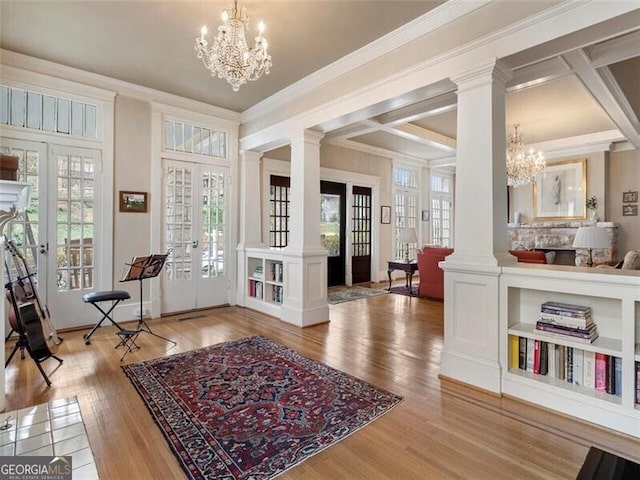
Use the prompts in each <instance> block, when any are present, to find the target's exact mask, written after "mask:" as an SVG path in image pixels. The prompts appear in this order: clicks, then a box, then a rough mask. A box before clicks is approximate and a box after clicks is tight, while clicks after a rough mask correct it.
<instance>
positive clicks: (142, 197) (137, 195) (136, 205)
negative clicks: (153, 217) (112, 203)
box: [120, 190, 148, 213]
mask: <svg viewBox="0 0 640 480" xmlns="http://www.w3.org/2000/svg"><path fill="white" fill-rule="evenodd" d="M147 208H148V206H147V192H126V191H124V190H120V211H121V212H134V213H146V211H147Z"/></svg>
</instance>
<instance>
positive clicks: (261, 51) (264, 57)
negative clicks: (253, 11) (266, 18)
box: [194, 0, 272, 92]
mask: <svg viewBox="0 0 640 480" xmlns="http://www.w3.org/2000/svg"><path fill="white" fill-rule="evenodd" d="M227 8H228V10H223V12H222V21H223V24H222V25H220V26H219V27H218V35H217V36H216V37H215V39H214V40H213V44H212V45H211V47H209V43H208V42H207V39H206V35H207V26H206V25H205V26H204V27H202V30H201V35H200V36H199V37H197V38H196V44H195V47H194V48H195V50H196V52H197V57H198V58H199V59H201V60H202V63H203V64H204V66H205V67H206V68H207V69H208V70H210V71H211V75H212V76H217V77H218V78H223V79H225V80H226V81H227V82H229V84H230V85H231V87H232V88H233V91H234V92H237V91H238V90H239V89H240V86H241V85H243V84H245V83H247V81H254V80H257V79H259V78H260V77H261V76H262V74H263V73H264V74H266V75H268V74H269V69H270V68H271V65H272V63H271V55H269V54H268V53H267V40H266V39H265V38H264V37H263V36H262V33H263V32H264V23H263V22H262V21H261V22H260V23H259V24H258V36H257V37H255V44H254V46H253V48H249V47H248V46H247V41H246V38H245V28H246V27H247V24H248V22H249V17H248V16H247V10H246V8H245V7H242V8H238V1H237V0H234V2H233V6H229V7H227ZM229 10H230V11H231V15H229Z"/></svg>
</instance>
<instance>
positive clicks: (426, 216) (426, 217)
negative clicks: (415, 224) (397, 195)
mask: <svg viewBox="0 0 640 480" xmlns="http://www.w3.org/2000/svg"><path fill="white" fill-rule="evenodd" d="M422 221H423V222H428V221H429V210H422Z"/></svg>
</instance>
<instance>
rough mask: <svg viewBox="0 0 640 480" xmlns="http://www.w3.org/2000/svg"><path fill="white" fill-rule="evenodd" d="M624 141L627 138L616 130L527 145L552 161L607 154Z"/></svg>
mask: <svg viewBox="0 0 640 480" xmlns="http://www.w3.org/2000/svg"><path fill="white" fill-rule="evenodd" d="M623 140H625V137H624V136H623V135H622V133H620V131H619V130H617V129H615V130H606V131H604V132H596V133H590V134H587V135H578V136H576V137H567V138H561V139H558V140H550V141H548V142H539V143H534V144H531V145H527V147H530V148H533V149H534V150H540V151H542V152H543V153H544V156H545V158H546V159H547V160H550V159H555V158H562V157H570V156H574V155H585V154H589V153H595V152H607V151H609V150H611V148H612V144H614V142H620V141H623Z"/></svg>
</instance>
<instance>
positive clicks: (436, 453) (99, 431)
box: [6, 294, 640, 480]
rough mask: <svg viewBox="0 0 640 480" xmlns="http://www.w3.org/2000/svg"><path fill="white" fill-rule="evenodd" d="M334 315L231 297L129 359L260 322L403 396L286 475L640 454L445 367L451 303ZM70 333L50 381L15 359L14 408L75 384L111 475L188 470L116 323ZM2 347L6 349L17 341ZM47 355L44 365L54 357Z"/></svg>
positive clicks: (452, 468)
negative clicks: (261, 307) (124, 366)
mask: <svg viewBox="0 0 640 480" xmlns="http://www.w3.org/2000/svg"><path fill="white" fill-rule="evenodd" d="M330 311H331V322H330V323H326V324H322V325H318V326H314V327H308V328H305V329H300V328H297V327H294V326H291V325H288V324H286V323H283V322H280V321H279V320H276V319H274V318H271V317H268V316H266V315H262V314H260V313H258V312H255V311H252V310H248V309H243V308H239V307H225V308H220V309H213V310H208V311H205V312H197V313H192V314H185V315H180V316H175V317H165V318H162V319H156V320H151V321H150V322H149V325H150V326H151V328H152V329H153V331H154V332H156V333H158V334H160V335H163V336H165V337H168V338H171V339H173V340H176V341H177V342H178V345H177V346H176V347H173V348H169V347H171V345H170V344H168V343H167V342H165V341H163V340H161V339H159V338H156V337H153V336H151V335H145V334H142V335H141V336H140V337H139V340H138V343H139V345H140V346H141V347H142V348H141V349H140V350H138V351H136V352H133V353H131V354H129V355H128V356H127V357H126V359H125V363H128V362H137V361H141V360H146V359H151V358H156V357H160V356H163V355H170V354H173V353H178V352H182V351H188V350H192V349H194V348H198V347H201V346H205V345H211V344H215V343H219V342H222V341H226V340H232V339H237V338H241V337H244V336H247V335H254V334H260V335H264V336H267V337H269V338H271V339H273V340H275V341H278V342H280V343H282V344H284V345H287V346H289V347H291V348H293V349H295V350H298V351H299V352H301V353H302V354H304V355H306V356H308V357H311V358H313V359H315V360H318V361H321V362H324V363H326V364H328V365H330V366H332V367H334V368H338V369H340V370H343V371H345V372H347V373H349V374H352V375H355V376H356V377H359V378H361V379H363V380H366V381H368V382H371V383H373V384H375V385H377V386H379V387H382V388H385V389H387V390H390V391H392V392H394V393H396V394H399V395H402V396H404V400H403V402H402V403H400V404H399V405H398V406H397V407H395V408H394V409H393V410H391V411H390V412H389V413H387V414H385V415H384V416H383V417H381V418H379V419H377V420H375V421H374V422H372V423H371V424H369V425H367V426H366V427H365V428H363V429H362V430H360V431H358V432H356V433H354V434H353V435H351V436H350V437H348V438H347V439H345V440H343V441H341V442H339V443H338V444H336V445H334V446H332V447H330V448H328V449H327V450H325V451H323V452H321V453H319V454H317V455H316V456H314V457H312V458H310V459H308V460H307V461H305V462H303V463H302V464H300V465H299V466H297V467H295V468H293V469H291V470H289V471H288V472H285V473H284V474H282V475H281V476H280V477H279V478H282V479H283V480H285V479H318V480H319V479H322V480H326V479H345V478H349V479H367V480H372V479H403V480H404V479H470V478H473V479H474V480H477V479H573V478H575V476H576V474H577V472H578V471H579V469H580V466H581V465H582V462H583V460H584V457H585V455H586V453H587V450H588V448H589V446H590V445H591V444H594V445H597V446H600V447H601V448H603V449H606V450H609V451H613V452H616V453H619V454H621V455H623V456H625V457H627V458H631V459H633V460H635V461H640V442H638V440H636V439H633V438H631V437H626V436H623V435H618V434H615V433H613V432H610V431H607V430H604V429H601V428H597V427H593V426H590V425H587V424H585V423H583V422H578V421H575V420H571V419H569V418H568V417H564V416H560V415H555V414H552V413H550V412H547V411H544V410H542V409H539V408H536V407H532V406H530V405H527V404H525V403H521V402H518V401H515V400H513V399H508V398H500V397H497V396H495V395H488V394H486V393H484V392H481V391H478V390H475V389H472V388H468V387H465V386H462V385H458V384H456V383H455V382H450V381H445V380H441V379H439V378H438V371H439V365H440V352H441V350H442V344H443V304H442V303H441V302H436V301H430V300H423V299H417V298H412V299H410V298H408V297H404V296H400V295H393V294H390V295H381V296H376V297H371V298H367V299H362V300H356V301H352V302H347V303H342V304H339V305H332V306H330ZM86 332H87V330H84V331H76V332H66V333H64V335H63V337H64V339H65V340H64V342H63V343H62V345H61V346H60V349H59V352H58V354H59V356H61V357H62V358H63V359H64V363H63V364H62V366H61V367H60V368H59V369H58V370H57V371H55V373H53V374H52V375H51V380H52V382H53V385H52V387H51V388H46V385H45V383H44V381H43V380H42V378H41V376H40V374H39V372H38V371H37V370H36V368H35V366H34V364H33V362H32V361H31V360H29V359H25V360H20V358H19V356H17V357H16V358H14V359H13V360H12V362H11V364H10V365H9V366H8V368H7V370H6V377H7V378H6V385H7V398H6V400H7V402H6V403H7V406H6V408H7V410H13V409H18V408H23V407H25V406H30V405H34V404H39V403H43V402H46V401H49V400H52V399H57V398H63V397H68V396H73V395H76V396H77V397H78V401H79V403H80V406H81V409H82V414H83V417H84V420H85V423H86V426H87V431H88V435H89V440H90V443H91V446H92V449H93V452H94V455H95V460H96V465H97V467H98V472H99V474H100V478H101V479H103V480H104V479H117V480H119V479H130V478H135V479H174V478H175V479H180V478H184V474H183V472H182V470H181V468H180V467H179V466H178V463H177V462H176V460H175V458H174V456H173V454H172V453H171V451H170V450H169V447H168V446H167V443H166V441H165V439H164V437H163V436H162V433H161V432H160V430H159V429H158V428H157V427H156V425H155V424H154V422H153V420H152V419H151V416H150V415H149V413H148V411H147V409H146V407H145V405H144V404H143V402H142V400H141V398H140V397H139V396H138V394H137V393H136V392H135V391H134V389H133V387H132V385H131V384H130V382H129V380H128V379H127V378H126V376H125V375H124V373H123V372H122V370H121V368H120V366H121V363H120V361H119V359H120V356H121V352H122V351H121V350H114V346H115V344H116V343H117V341H118V338H117V337H116V335H115V329H114V327H105V328H101V329H99V330H98V331H97V332H96V333H95V335H94V336H93V337H92V343H91V345H88V346H85V345H84V342H83V338H82V335H83V333H86ZM12 346H13V345H12V344H11V342H9V343H8V344H7V346H6V349H7V354H8V353H9V352H10V351H11V348H12ZM50 362H51V363H45V369H46V370H47V371H49V369H51V368H53V367H54V366H55V363H56V362H55V361H50Z"/></svg>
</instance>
